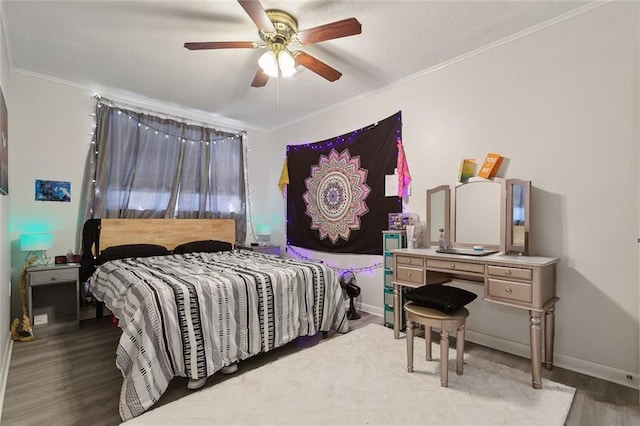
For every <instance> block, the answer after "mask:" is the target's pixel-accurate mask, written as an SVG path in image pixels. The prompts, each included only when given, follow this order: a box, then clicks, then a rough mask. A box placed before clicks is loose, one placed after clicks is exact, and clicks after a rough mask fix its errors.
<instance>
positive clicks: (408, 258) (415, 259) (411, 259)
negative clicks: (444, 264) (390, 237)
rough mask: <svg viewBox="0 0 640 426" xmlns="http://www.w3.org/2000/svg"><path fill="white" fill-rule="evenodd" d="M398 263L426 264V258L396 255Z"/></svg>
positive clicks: (420, 265) (419, 265)
mask: <svg viewBox="0 0 640 426" xmlns="http://www.w3.org/2000/svg"><path fill="white" fill-rule="evenodd" d="M396 256H397V257H396V263H397V264H398V266H399V265H411V266H418V267H422V266H424V258H422V257H413V256H402V255H396Z"/></svg>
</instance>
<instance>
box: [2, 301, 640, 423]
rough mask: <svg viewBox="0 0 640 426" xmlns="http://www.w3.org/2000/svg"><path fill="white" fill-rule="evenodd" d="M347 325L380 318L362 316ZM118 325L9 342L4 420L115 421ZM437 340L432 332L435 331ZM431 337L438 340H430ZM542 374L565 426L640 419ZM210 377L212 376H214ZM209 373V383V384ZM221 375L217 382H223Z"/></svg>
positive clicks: (618, 394) (575, 383) (604, 396)
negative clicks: (561, 393) (556, 386)
mask: <svg viewBox="0 0 640 426" xmlns="http://www.w3.org/2000/svg"><path fill="white" fill-rule="evenodd" d="M362 314H363V315H362V318H361V319H359V320H355V321H351V326H352V329H355V328H359V327H362V326H364V325H366V324H369V323H379V324H380V323H382V320H381V318H379V317H377V316H374V315H369V314H366V313H362ZM119 335H120V332H119V329H118V328H116V327H114V326H113V325H112V324H111V320H110V317H103V318H98V319H89V320H85V321H82V322H81V329H80V331H78V332H75V333H69V334H65V335H60V336H52V337H46V338H40V339H36V340H34V341H32V342H15V343H14V346H13V354H12V358H11V365H10V369H9V377H8V382H7V388H6V393H5V400H4V406H3V410H2V418H1V419H0V423H1V424H2V425H54V426H57V425H61V426H69V425H96V426H99V425H117V424H120V423H121V420H120V416H119V414H118V399H119V395H120V386H121V384H122V376H121V374H120V371H119V370H118V369H117V368H116V365H115V349H116V345H117V342H118V338H119ZM434 339H435V336H434ZM435 341H437V339H436V340H435ZM306 346H307V345H306V344H304V343H296V342H293V343H291V344H289V345H287V346H285V347H284V348H279V349H276V350H274V351H272V352H270V353H268V354H264V355H259V356H257V357H254V358H251V359H249V360H247V361H243V365H242V368H243V369H247V368H256V367H259V366H260V365H263V364H265V363H267V362H270V361H271V360H273V359H274V358H277V357H278V356H280V355H282V354H286V353H290V352H293V351H298V350H304V348H305V347H306ZM465 353H469V354H473V355H474V356H477V357H482V358H486V359H489V360H491V361H494V362H497V363H501V364H505V365H508V366H510V367H512V368H515V369H518V370H522V371H526V372H529V371H530V363H529V360H528V359H525V358H521V357H517V356H514V355H510V354H506V353H503V352H499V351H496V350H493V349H489V348H486V347H483V346H479V345H474V344H472V343H468V342H467V344H466V347H465ZM542 371H543V378H546V379H549V380H553V381H556V382H560V383H564V384H566V385H569V386H572V387H575V388H576V389H577V392H576V396H575V398H574V401H573V404H572V406H571V411H570V412H569V416H568V418H567V422H566V424H567V425H570V426H603V425H607V426H609V425H630V426H631V425H634V426H637V425H638V424H640V407H639V404H638V391H637V390H634V389H631V388H628V387H625V386H621V385H617V384H614V383H610V382H607V381H604V380H600V379H596V378H593V377H589V376H585V375H582V374H578V373H574V372H571V371H568V370H563V369H561V368H558V367H555V368H554V369H553V370H552V371H547V370H546V369H544V368H543V369H542ZM213 377H215V376H213ZM213 377H212V378H210V379H209V380H208V381H207V386H212V385H214V383H209V382H213V380H212V379H213ZM221 380H223V379H221ZM186 383H187V381H186V379H183V378H176V379H174V380H173V381H172V383H171V385H170V386H169V389H168V390H167V392H166V393H165V395H163V397H162V399H161V400H160V402H159V404H158V405H162V404H166V403H168V402H171V401H174V400H176V399H178V398H181V397H182V396H184V395H187V394H188V393H189V391H188V390H187V389H186Z"/></svg>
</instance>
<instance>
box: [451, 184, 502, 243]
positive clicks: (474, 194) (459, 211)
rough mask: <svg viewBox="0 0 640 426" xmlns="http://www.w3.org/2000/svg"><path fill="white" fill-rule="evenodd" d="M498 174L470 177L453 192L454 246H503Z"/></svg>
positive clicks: (452, 230) (500, 193) (452, 224)
mask: <svg viewBox="0 0 640 426" xmlns="http://www.w3.org/2000/svg"><path fill="white" fill-rule="evenodd" d="M502 194H503V180H502V179H500V178H493V179H483V178H469V179H468V180H467V181H466V182H464V183H459V184H457V185H456V187H455V190H454V194H453V203H452V204H453V217H452V222H451V234H452V242H453V244H452V245H453V247H461V248H472V247H474V246H482V247H484V249H485V250H487V249H489V250H502V249H503V248H504V245H503V241H504V226H503V224H504V223H505V222H504V216H505V215H504V213H503V212H504V202H503V201H504V197H503V196H502Z"/></svg>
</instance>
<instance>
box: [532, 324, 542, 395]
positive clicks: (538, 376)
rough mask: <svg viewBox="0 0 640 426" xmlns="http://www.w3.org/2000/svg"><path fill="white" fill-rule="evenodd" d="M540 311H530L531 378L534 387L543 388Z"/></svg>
mask: <svg viewBox="0 0 640 426" xmlns="http://www.w3.org/2000/svg"><path fill="white" fill-rule="evenodd" d="M540 316H541V313H540V312H536V311H529V323H530V327H529V328H530V333H531V335H530V337H529V339H530V346H531V378H532V383H533V388H534V389H542V371H541V363H540V362H541V359H540V358H541V352H542V329H541V328H540V323H541V321H540Z"/></svg>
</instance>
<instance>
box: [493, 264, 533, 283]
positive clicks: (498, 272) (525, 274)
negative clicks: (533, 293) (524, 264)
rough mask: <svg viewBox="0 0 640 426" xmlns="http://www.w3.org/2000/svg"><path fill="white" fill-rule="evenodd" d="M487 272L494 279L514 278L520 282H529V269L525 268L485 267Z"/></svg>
mask: <svg viewBox="0 0 640 426" xmlns="http://www.w3.org/2000/svg"><path fill="white" fill-rule="evenodd" d="M487 272H488V274H489V275H491V276H494V277H503V278H515V279H520V280H529V281H530V280H531V278H532V273H531V269H525V268H505V267H504V266H487Z"/></svg>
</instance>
